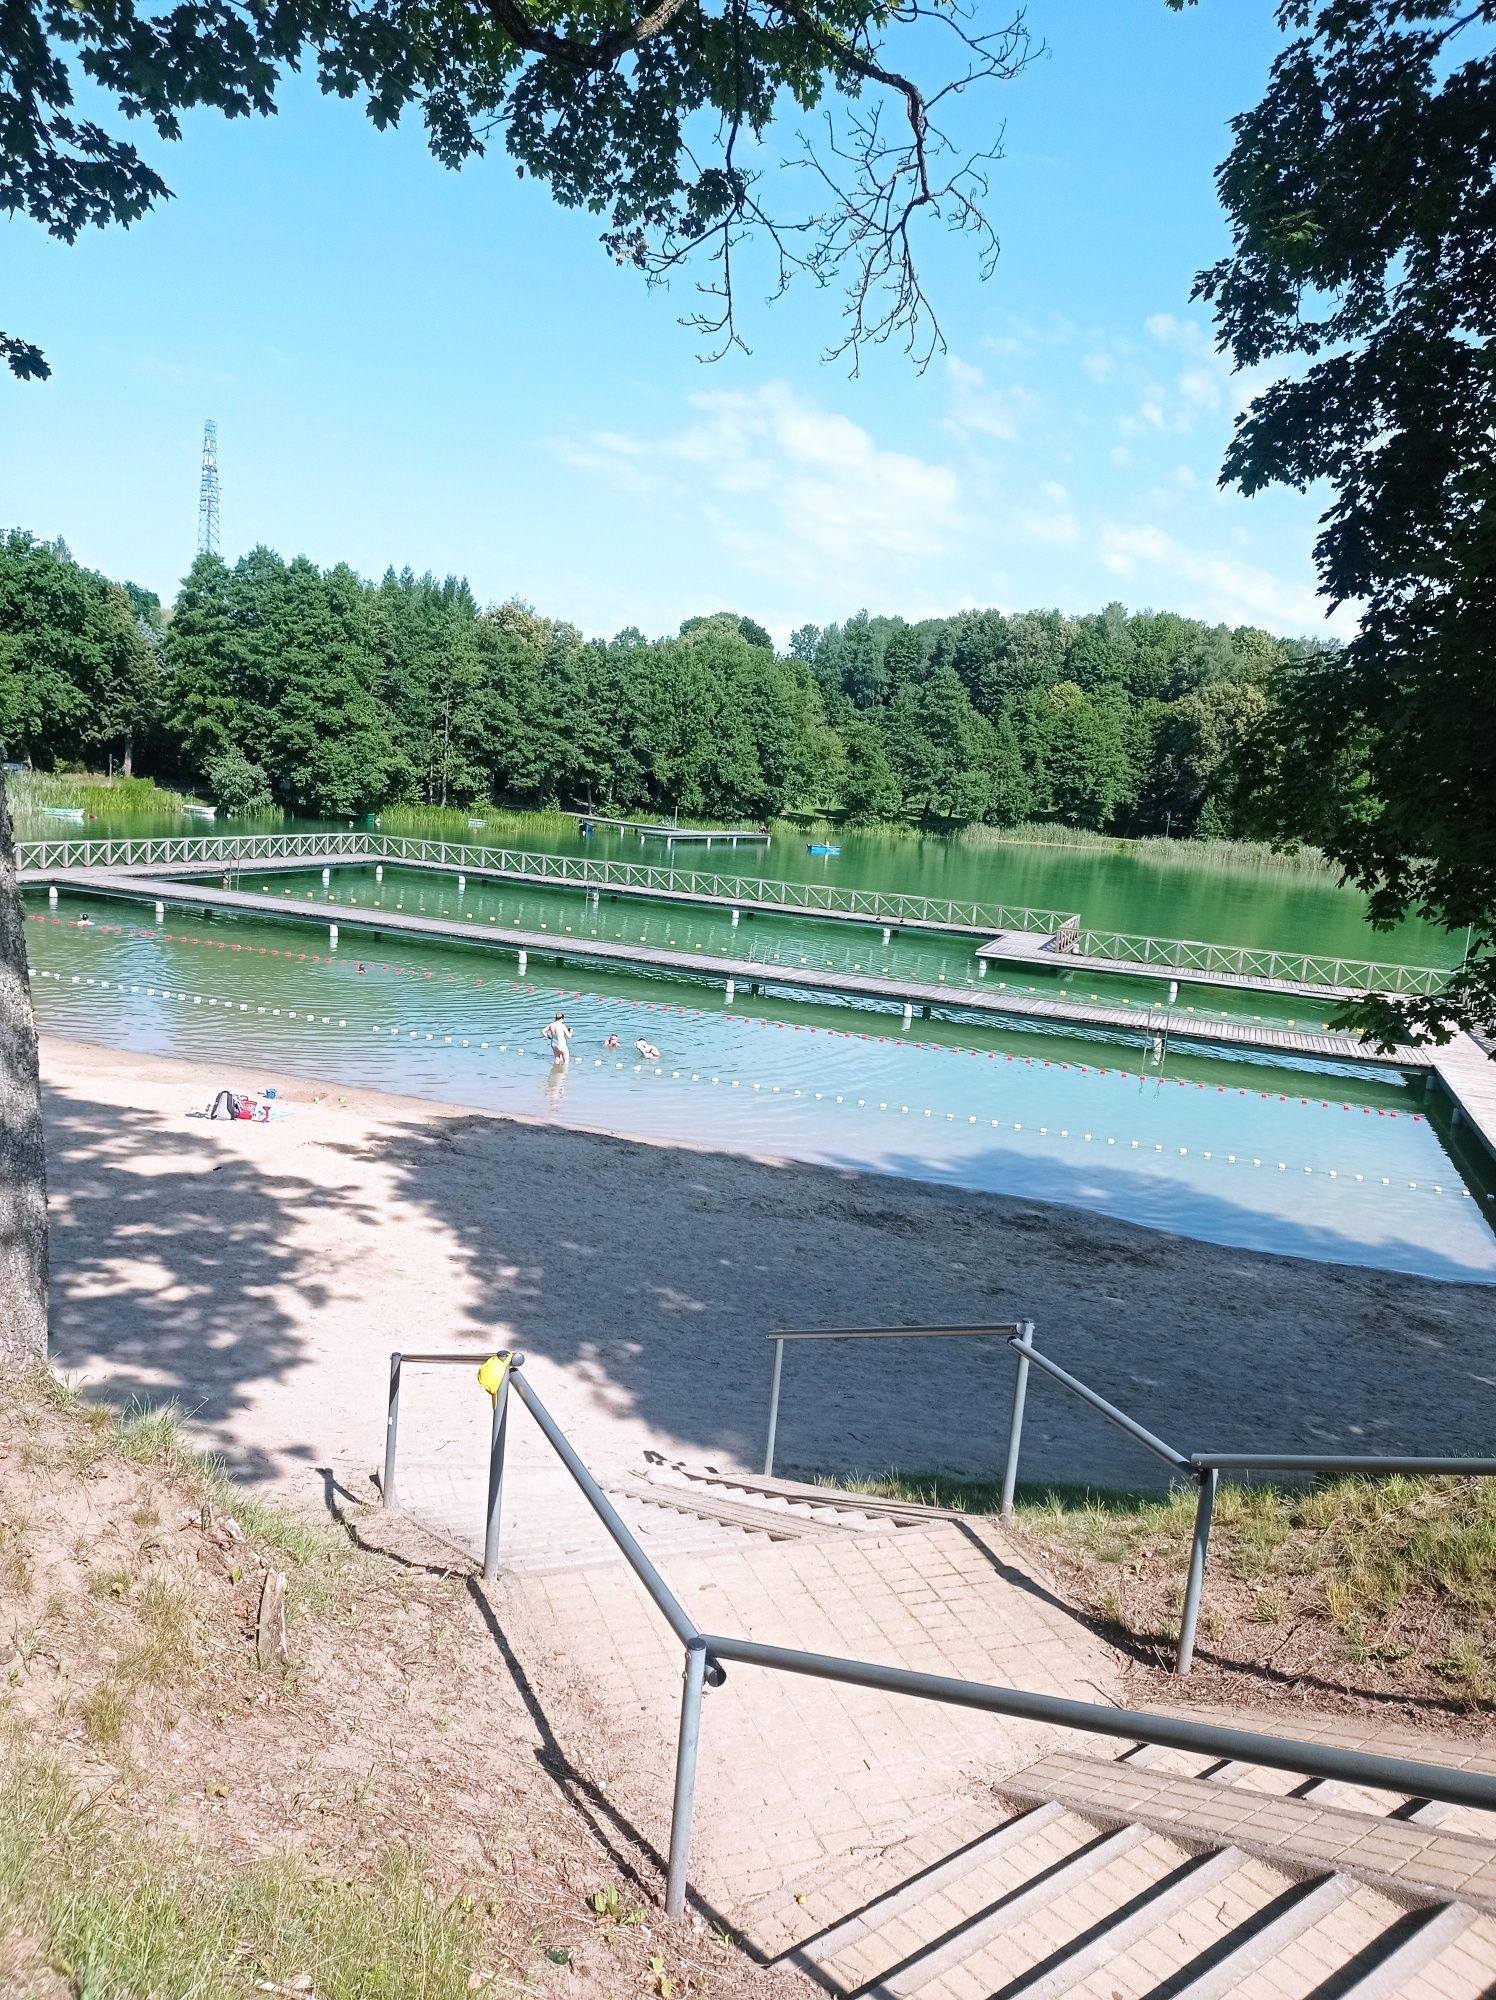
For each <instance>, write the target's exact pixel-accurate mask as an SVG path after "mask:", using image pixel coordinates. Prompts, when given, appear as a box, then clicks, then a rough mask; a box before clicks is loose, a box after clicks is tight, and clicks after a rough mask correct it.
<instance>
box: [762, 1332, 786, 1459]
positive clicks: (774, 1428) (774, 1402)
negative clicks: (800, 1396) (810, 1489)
mask: <svg viewBox="0 0 1496 2000" xmlns="http://www.w3.org/2000/svg"><path fill="white" fill-rule="evenodd" d="M783 1370H784V1342H783V1341H782V1340H776V1341H775V1343H774V1379H773V1381H772V1382H771V1383H770V1385H769V1441H768V1443H767V1444H766V1445H765V1446H764V1478H765V1479H772V1478H773V1477H774V1438H775V1435H776V1433H777V1432H778V1430H779V1377H780V1375H781V1374H782V1372H783Z"/></svg>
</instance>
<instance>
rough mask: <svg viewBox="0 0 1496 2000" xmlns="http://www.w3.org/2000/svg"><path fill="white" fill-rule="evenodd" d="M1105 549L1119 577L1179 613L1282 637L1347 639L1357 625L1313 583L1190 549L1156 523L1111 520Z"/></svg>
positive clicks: (1104, 538)
mask: <svg viewBox="0 0 1496 2000" xmlns="http://www.w3.org/2000/svg"><path fill="white" fill-rule="evenodd" d="M1098 547H1099V552H1100V556H1101V560H1102V564H1103V565H1104V567H1105V568H1106V569H1108V570H1110V572H1111V573H1112V575H1113V576H1117V577H1124V578H1127V579H1134V578H1136V579H1139V580H1141V582H1142V585H1143V589H1144V591H1145V592H1152V591H1156V596H1154V597H1153V598H1152V599H1151V601H1154V602H1156V603H1158V604H1161V605H1165V606H1167V608H1168V609H1169V610H1171V611H1182V612H1185V613H1188V614H1190V615H1192V616H1194V617H1197V618H1207V619H1211V620H1216V621H1220V622H1223V623H1225V624H1227V625H1263V626H1266V627H1267V628H1268V630H1269V631H1274V632H1314V633H1323V632H1325V631H1327V630H1328V631H1331V632H1336V633H1339V634H1341V635H1345V634H1346V633H1348V632H1349V631H1352V630H1354V627H1355V618H1354V614H1352V613H1350V612H1349V611H1347V610H1344V609H1343V610H1342V611H1341V612H1340V613H1338V614H1336V615H1335V616H1334V617H1332V618H1330V619H1328V620H1327V619H1326V617H1325V608H1326V607H1325V603H1324V600H1323V599H1322V598H1320V597H1319V596H1317V595H1316V593H1315V590H1314V587H1313V585H1312V584H1310V583H1307V582H1299V581H1296V580H1294V579H1291V578H1287V577H1281V576H1275V575H1274V574H1273V573H1272V572H1271V571H1270V570H1265V569H1261V568H1259V567H1258V566H1257V565H1256V564H1254V563H1250V562H1246V561H1243V560H1242V559H1241V558H1240V557H1237V556H1230V555H1221V554H1219V553H1217V552H1215V551H1213V550H1209V549H1194V548H1190V547H1188V546H1187V545H1186V544H1185V543H1183V542H1181V541H1180V540H1179V539H1178V538H1177V537H1176V536H1174V535H1170V534H1167V533H1166V532H1165V531H1164V530H1163V529H1162V528H1160V527H1157V526H1156V525H1154V524H1153V523H1151V522H1139V523H1136V524H1133V525H1131V526H1128V525H1124V524H1123V523H1120V522H1107V523H1105V524H1104V525H1103V527H1102V530H1101V535H1100V540H1099V544H1098ZM1139 601H1140V602H1141V601H1142V599H1141V598H1140V599H1139Z"/></svg>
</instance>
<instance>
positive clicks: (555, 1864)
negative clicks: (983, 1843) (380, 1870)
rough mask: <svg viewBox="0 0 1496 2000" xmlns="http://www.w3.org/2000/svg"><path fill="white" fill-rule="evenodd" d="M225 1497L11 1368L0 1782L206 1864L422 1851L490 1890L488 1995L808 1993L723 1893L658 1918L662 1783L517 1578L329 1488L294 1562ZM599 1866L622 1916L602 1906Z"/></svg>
mask: <svg viewBox="0 0 1496 2000" xmlns="http://www.w3.org/2000/svg"><path fill="white" fill-rule="evenodd" d="M235 1509H236V1502H235V1499H234V1496H233V1494H232V1492H231V1491H219V1492H214V1491H213V1490H212V1489H211V1488H205V1487H204V1485H203V1483H202V1481H201V1480H200V1479H199V1478H198V1477H197V1475H196V1474H195V1473H194V1472H193V1471H192V1470H191V1468H186V1469H180V1470H179V1469H177V1468H175V1467H174V1466H172V1465H171V1464H166V1465H162V1464H160V1463H156V1462H152V1461H151V1460H150V1459H149V1458H148V1457H147V1458H146V1459H145V1460H144V1461H139V1462H138V1461H136V1460H134V1459H132V1458H131V1457H130V1456H129V1455H127V1453H125V1452H122V1451H121V1450H120V1448H119V1446H118V1443H117V1441H116V1440H115V1439H114V1437H113V1434H112V1433H111V1432H110V1431H109V1429H108V1427H107V1426H102V1425H101V1424H100V1423H99V1422H98V1421H97V1420H95V1421H93V1422H90V1421H89V1420H88V1418H87V1416H86V1415H85V1414H83V1413H80V1412H77V1411H70V1410H68V1409H67V1408H59V1407H58V1406H57V1404H56V1401H55V1400H54V1399H53V1398H52V1397H51V1396H49V1395H48V1394H47V1393H46V1392H45V1390H44V1388H43V1387H42V1385H41V1384H40V1383H39V1382H37V1383H30V1382H28V1381H27V1380H25V1379H24V1378H22V1379H21V1380H19V1381H12V1382H9V1383H7V1384H5V1385H0V1792H3V1791H4V1789H5V1783H6V1779H5V1770H6V1764H7V1753H9V1752H14V1751H16V1750H17V1749H18V1748H19V1750H20V1751H21V1752H22V1753H23V1754H24V1752H25V1751H26V1750H27V1749H28V1748H29V1749H31V1750H34V1751H36V1752H37V1753H38V1754H40V1753H41V1752H43V1751H44V1753H45V1755H46V1757H47V1758H49V1759H53V1760H60V1761H61V1762H62V1764H63V1765H64V1767H65V1768H66V1769H67V1771H68V1773H69V1775H70V1777H71V1778H72V1780H73V1781H74V1783H75V1784H76V1786H77V1789H78V1791H79V1793H80V1795H81V1796H83V1797H85V1798H87V1799H88V1800H89V1801H90V1802H91V1803H92V1805H95V1806H99V1807H100V1808H101V1810H103V1811H104V1812H105V1814H106V1815H107V1816H108V1818H109V1819H110V1821H111V1822H112V1823H118V1824H120V1825H122V1826H126V1827H128V1829H129V1831H130V1832H131V1834H132V1835H140V1836H144V1837H146V1838H147V1839H148V1840H159V1841H160V1842H161V1843H162V1852H163V1853H165V1852H177V1851H179V1844H180V1843H181V1842H182V1841H184V1840H185V1841H186V1842H187V1843H188V1846H189V1849H190V1851H191V1852H192V1853H193V1854H194V1855H195V1856H196V1857H198V1858H199V1859H200V1861H201V1862H202V1864H203V1865H204V1866H208V1867H214V1868H224V1867H230V1866H233V1865H236V1864H240V1863H246V1862H253V1861H255V1860H258V1859H263V1858H266V1857H269V1856H272V1855H276V1854H281V1853H285V1852H288V1851H291V1852H296V1853H299V1854H301V1855H303V1856H304V1857H305V1858H306V1859H307V1861H308V1862H309V1863H310V1865H311V1866H312V1867H313V1868H314V1869H315V1870H316V1871H317V1872H318V1873H319V1874H320V1875H322V1876H324V1877H326V1878H329V1879H337V1878H340V1877H344V1876H351V1877H360V1876H364V1877H368V1876H372V1875H373V1873H374V1871H375V1870H376V1869H377V1867H378V1865H379V1863H380V1861H381V1858H382V1857H383V1856H384V1855H386V1854H387V1853H388V1852H389V1851H390V1849H391V1848H393V1847H399V1848H402V1849H413V1850H415V1851H416V1852H417V1853H418V1854H419V1855H420V1857H421V1860H422V1862H423V1864H424V1866H425V1868H426V1871H427V1875H428V1879H429V1880H430V1882H431V1884H432V1888H433V1890H434V1892H435V1893H436V1894H437V1895H439V1896H440V1897H441V1898H443V1899H447V1898H454V1897H468V1898H471V1900H472V1902H473V1904H474V1905H475V1906H476V1907H477V1908H478V1910H479V1911H480V1914H481V1915H482V1917H483V1919H484V1921H483V1922H482V1925H481V1929H482V1932H483V1945H484V1956H483V1959H482V1961H481V1962H480V1963H479V1964H478V1965H476V1966H475V1968H474V1971H473V1975H472V1977H471V1979H470V1981H469V1985H470V1988H471V1990H473V1991H482V1990H491V1991H492V1992H493V1993H495V1994H497V1995H500V1996H503V2000H508V1996H509V1995H511V1994H515V1995H519V1994H524V1995H530V1996H532V2000H533V1996H538V1995H540V1994H551V1993H555V1994H558V1995H562V1994H564V1995H573V1996H578V2000H592V1996H597V2000H606V1997H607V1996H621V1995H624V1994H646V1993H648V1994H659V1993H661V1992H666V1991H669V1992H673V1993H675V1994H676V1995H679V1996H681V2000H685V1996H686V1995H688V1994H689V1995H704V1994H707V1993H710V1994H711V1995H712V1996H714V2000H748V1996H750V1995H752V1996H759V1995H764V1996H766V2000H788V1996H793V1995H797V1994H802V1993H807V1992H809V1991H810V1990H811V1989H810V1988H809V1987H808V1985H807V1984H806V1983H805V1982H803V1981H802V1980H801V1978H800V1976H799V1975H798V1974H797V1973H795V1972H793V1971H790V1970H780V1971H773V1970H769V1969H767V1968H764V1967H761V1966H755V1965H753V1964H752V1963H751V1962H750V1961H749V1960H748V1958H747V1957H746V1956H745V1954H744V1953H743V1952H742V1951H740V1950H738V1949H736V1948H733V1947H732V1946H730V1945H729V1944H728V1943H727V1942H726V1941H725V1940H724V1939H723V1938H722V1937H721V1936H720V1935H718V1936H715V1937H714V1935H713V1927H712V1925H711V1923H710V1921H709V1913H703V1912H701V1911H699V1910H698V1911H695V1912H693V1911H691V1910H688V1912H687V1916H686V1917H685V1918H684V1919H682V1920H681V1921H680V1922H679V1923H677V1924H667V1923H666V1922H665V1921H664V1920H663V1918H662V1916H661V1913H660V1892H661V1889H662V1883H663V1874H664V1866H663V1847H664V1844H665V1842H666V1839H667V1835H668V1824H667V1821H668V1799H667V1800H664V1801H662V1800H661V1799H660V1798H659V1797H658V1796H657V1787H655V1786H653V1785H652V1784H651V1785H644V1784H636V1783H635V1777H636V1775H637V1774H636V1772H635V1770H634V1763H633V1758H632V1755H631V1746H630V1745H629V1744H628V1743H626V1742H619V1741H617V1740H616V1738H615V1736H614V1734H613V1732H611V1731H610V1730H609V1729H608V1727H607V1724H606V1720H605V1717H604V1715H603V1712H602V1711H601V1710H600V1709H599V1708H598V1707H597V1706H596V1705H595V1703H594V1702H593V1700H592V1698H591V1694H590V1692H589V1689H588V1687H587V1685H586V1682H585V1679H584V1678H583V1677H582V1676H580V1675H578V1676H576V1677H575V1678H573V1677H571V1676H569V1675H567V1674H565V1673H564V1672H558V1671H557V1669H556V1667H555V1665H554V1662H553V1661H552V1660H551V1657H550V1648H549V1647H548V1645H547V1644H545V1643H544V1642H543V1640H542V1639H538V1638H537V1636H536V1635H534V1634H533V1633H532V1632H531V1630H530V1626H529V1623H528V1620H527V1617H526V1614H525V1611H524V1607H523V1603H522V1601H521V1600H520V1599H519V1598H518V1597H517V1596H514V1595H511V1594H510V1593H509V1592H508V1591H506V1590H505V1588H504V1587H503V1586H502V1585H499V1586H496V1587H494V1588H493V1589H492V1590H491V1591H485V1590H484V1588H483V1587H482V1586H481V1585H480V1584H479V1583H478V1582H477V1581H476V1580H475V1579H474V1578H473V1576H472V1573H471V1570H470V1568H469V1566H468V1565H466V1564H457V1565H451V1564H449V1562H448V1560H447V1558H446V1556H445V1554H444V1552H443V1550H442V1549H441V1548H440V1547H439V1546H438V1545H436V1544H435V1543H433V1542H432V1541H431V1540H430V1539H429V1538H428V1537H425V1536H423V1535H422V1534H421V1532H420V1531H419V1530H418V1529H416V1528H414V1527H413V1526H412V1525H411V1524H410V1523H408V1522H401V1521H399V1520H398V1519H395V1518H392V1517H389V1516H385V1515H382V1514H380V1513H379V1512H377V1511H368V1510H363V1509H360V1508H358V1507H357V1506H350V1507H345V1506H343V1505H342V1504H341V1503H340V1504H339V1507H338V1516H339V1518H338V1519H337V1520H336V1521H335V1522H332V1523H329V1524H328V1526H327V1527H326V1528H325V1529H323V1530H322V1531H321V1534H320V1537H319V1539H318V1545H317V1546H314V1547H313V1548H311V1549H310V1550H307V1549H305V1548H301V1547H300V1546H299V1545H296V1546H293V1548H292V1551H291V1553H290V1555H289V1556H288V1554H287V1550H286V1548H284V1547H280V1546H278V1545H277V1543H276V1542H275V1540H274V1538H273V1537H274V1534H275V1532H276V1529H275V1527H274V1525H273V1524H272V1525H271V1526H270V1527H269V1529H268V1530H267V1528H266V1526H265V1524H264V1523H262V1522H260V1521H257V1519H256V1517H255V1516H253V1515H251V1514H248V1513H246V1514H245V1525H244V1526H243V1527H241V1526H240V1524H239V1522H238V1521H237V1519H236V1518H235ZM281 1568H284V1569H285V1570H286V1571H287V1572H288V1573H289V1575H290V1580H291V1587H290V1596H289V1598H288V1605H289V1609H290V1618H289V1625H288V1649H289V1655H290V1659H289V1664H288V1665H286V1666H285V1667H284V1668H283V1667H282V1666H281V1665H279V1664H278V1663H273V1662H272V1663H269V1664H267V1666H266V1667H265V1668H264V1669H263V1670H262V1669H261V1667H260V1666H259V1665H257V1662H256V1655H255V1639H256V1621H257V1611H258V1606H259V1601H260V1595H261V1591H262V1589H263V1585H264V1580H265V1576H266V1573H267V1570H274V1569H281ZM119 1688H124V1689H126V1690H127V1694H126V1697H125V1699H124V1700H123V1702H122V1703H118V1704H117V1705H116V1706H111V1703H110V1691H111V1690H112V1689H119ZM604 1774H606V1776H604ZM662 1815H663V1817H662ZM609 1887H611V1888H613V1889H614V1890H615V1891H616V1894H617V1903H616V1916H617V1920H616V1921H615V1920H604V1919H602V1918H600V1917H599V1916H598V1915H596V1914H595V1913H594V1911H593V1907H592V1900H593V1897H594V1895H595V1894H596V1892H597V1891H598V1890H600V1889H602V1890H606V1889H607V1888H609ZM3 1932H4V1925H3V1922H0V1991H4V1992H7V1993H11V1992H22V1991H24V1990H28V1987H29V1989H31V1990H34V1991H35V1992H37V1993H38V1994H51V1993H54V1992H55V1994H56V1995H57V1996H58V2000H61V1996H62V1995H63V1994H64V1993H70V1992H72V1991H73V1990H74V1987H73V1984H72V1983H71V1981H69V1982H63V1981H60V1980H56V1979H53V1978H51V1977H50V1975H48V1974H47V1972H46V1969H45V1960H46V1954H45V1952H44V1950H42V1949H41V1948H40V1946H39V1944H38V1941H37V1939H36V1938H35V1936H33V1935H30V1934H28V1933H26V1932H24V1931H23V1932H21V1933H20V1934H18V1935H15V1936H12V1937H10V1938H9V1939H7V1938H6V1937H5V1936H4V1934H3ZM657 1961H658V1964H657ZM28 1965H29V1966H30V1967H31V1971H32V1972H33V1973H34V1974H35V1977H34V1978H32V1977H30V1975H29V1974H28V1972H27V1968H28ZM662 1974H663V1983H662ZM23 1975H25V1976H24V1977H23ZM262 1990H271V1989H268V1988H267V1989H262ZM274 1990H281V1989H278V1988H277V1989H274Z"/></svg>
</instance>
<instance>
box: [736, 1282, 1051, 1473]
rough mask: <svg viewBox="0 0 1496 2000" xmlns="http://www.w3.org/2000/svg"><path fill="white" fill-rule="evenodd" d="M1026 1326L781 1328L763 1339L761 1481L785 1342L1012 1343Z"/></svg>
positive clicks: (769, 1462) (769, 1466)
mask: <svg viewBox="0 0 1496 2000" xmlns="http://www.w3.org/2000/svg"><path fill="white" fill-rule="evenodd" d="M1025 1326H1027V1327H1028V1330H1029V1332H1030V1333H1032V1332H1033V1330H1034V1329H1033V1326H1032V1324H1031V1323H1030V1322H1029V1321H1026V1320H1010V1321H1008V1322H1007V1323H1006V1324H1005V1325H1002V1326H825V1327H798V1328H788V1327H787V1328H785V1329H784V1330H783V1331H781V1332H776V1333H771V1334H769V1335H768V1336H767V1338H768V1339H770V1340H772V1341H773V1343H774V1367H773V1373H772V1375H771V1377H770V1381H769V1432H768V1436H767V1438H766V1439H765V1441H764V1477H765V1479H772V1478H773V1477H774V1441H775V1439H776V1438H777V1436H778V1435H779V1385H780V1381H781V1379H782V1377H783V1375H784V1343H785V1342H786V1341H787V1340H968V1339H974V1340H993V1339H995V1340H1012V1339H1013V1338H1014V1337H1015V1336H1016V1335H1018V1334H1020V1333H1022V1331H1023V1329H1024V1327H1025Z"/></svg>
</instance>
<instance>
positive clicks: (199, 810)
mask: <svg viewBox="0 0 1496 2000" xmlns="http://www.w3.org/2000/svg"><path fill="white" fill-rule="evenodd" d="M182 810H183V812H189V813H196V815H197V817H198V818H199V819H217V817H218V808H217V806H183V808H182Z"/></svg>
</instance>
